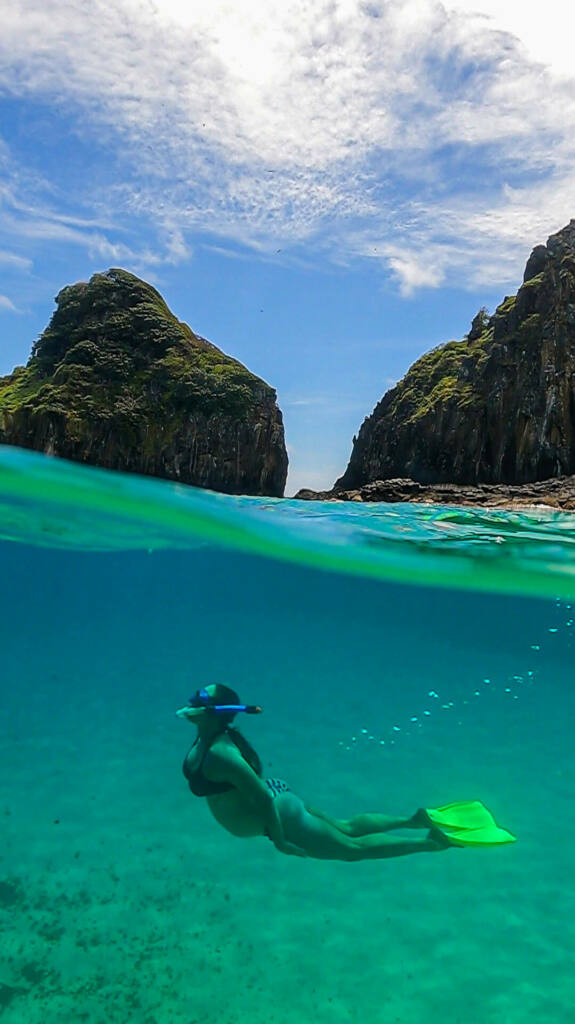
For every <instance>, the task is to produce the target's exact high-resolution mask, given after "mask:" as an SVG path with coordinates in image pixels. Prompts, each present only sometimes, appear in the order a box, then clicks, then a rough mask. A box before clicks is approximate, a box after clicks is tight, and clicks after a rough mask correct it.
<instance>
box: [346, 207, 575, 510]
mask: <svg viewBox="0 0 575 1024" xmlns="http://www.w3.org/2000/svg"><path fill="white" fill-rule="evenodd" d="M574 473H575V221H573V220H572V221H571V222H570V223H569V224H568V225H567V227H566V228H564V229H563V230H562V231H560V232H558V233H557V234H556V235H552V236H551V237H550V238H549V240H548V242H547V245H546V246H544V245H538V246H536V248H535V249H534V250H533V252H532V254H531V256H530V257H529V260H528V261H527V266H526V269H525V275H524V281H523V284H522V286H521V287H520V289H519V291H518V292H517V294H516V295H513V296H509V297H507V298H505V299H504V300H503V302H502V303H501V305H500V306H498V308H497V309H496V311H495V313H494V314H493V316H491V317H490V316H488V315H487V313H486V312H485V310H481V311H480V312H479V313H478V314H477V316H476V317H475V319H474V320H473V323H472V325H471V331H470V333H469V334H468V335H467V337H466V338H464V340H463V341H450V342H448V343H447V344H445V345H442V346H440V347H439V348H436V349H434V350H433V351H431V352H428V353H427V354H426V355H424V356H422V358H421V359H418V360H417V362H416V363H414V364H413V366H412V367H411V368H410V369H409V371H408V372H407V374H406V375H405V377H404V378H403V380H401V381H400V382H399V384H397V385H396V387H394V388H392V390H391V391H388V392H387V394H386V395H384V397H383V398H382V400H381V401H380V402H379V403H378V405H377V406H376V407H375V409H374V411H373V413H372V414H371V416H369V417H368V418H367V419H366V420H365V421H364V423H363V425H362V427H361V429H360V431H359V436H358V437H357V439H355V438H354V445H353V451H352V455H351V459H350V462H349V465H348V467H347V469H346V471H345V473H344V475H343V476H342V477H341V478H340V479H339V480H338V481H337V482H336V484H335V489H336V490H345V489H348V490H349V489H353V488H359V487H362V486H363V485H364V484H367V483H370V482H371V481H375V480H387V479H391V478H394V477H404V478H405V477H409V478H411V479H412V480H415V481H417V482H419V483H422V484H432V483H441V482H450V483H459V484H475V483H505V484H519V483H527V482H531V481H536V480H545V479H548V478H551V477H558V476H561V475H571V474H574Z"/></svg>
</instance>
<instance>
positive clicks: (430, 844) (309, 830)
mask: <svg viewBox="0 0 575 1024" xmlns="http://www.w3.org/2000/svg"><path fill="white" fill-rule="evenodd" d="M260 711H261V708H259V707H257V706H256V705H248V704H241V703H240V699H239V697H238V695H237V693H235V692H234V691H233V690H231V689H229V687H227V686H222V685H221V684H219V683H218V684H212V685H210V686H206V687H204V688H203V689H201V690H198V691H197V692H196V693H195V694H194V696H193V697H192V698H191V699H190V702H189V704H188V705H186V707H183V708H181V709H180V710H179V711H177V712H176V714H177V715H178V717H180V718H185V719H187V720H188V721H190V722H192V723H193V724H194V725H195V726H196V729H197V732H198V735H197V738H196V741H195V743H194V745H193V746H192V747H191V749H190V750H189V751H188V753H187V754H186V758H185V760H184V765H183V771H184V775H185V777H186V779H187V780H188V784H189V787H190V789H191V791H192V793H193V794H194V795H195V796H200V797H206V799H207V801H208V807H209V808H210V811H211V812H212V814H213V816H214V818H215V819H216V821H217V822H218V823H219V824H220V825H222V826H223V827H224V828H225V829H227V831H228V832H231V833H232V835H235V836H241V837H247V836H259V835H261V836H267V838H268V839H271V841H272V842H273V844H274V846H275V847H276V849H277V850H279V851H280V852H281V853H287V854H291V855H292V856H296V857H315V858H318V859H320V860H343V861H358V860H375V859H379V858H386V857H405V856H407V855H408V854H411V853H435V852H439V851H440V850H445V849H447V848H448V847H450V846H454V845H455V846H463V845H500V844H501V843H504V842H512V841H513V839H514V837H513V836H512V835H511V833H509V832H505V831H504V830H503V829H499V828H498V827H497V826H496V825H495V822H494V821H493V818H492V817H491V815H490V813H489V812H488V811H487V809H486V808H484V807H483V805H482V804H480V803H479V802H478V801H472V802H469V803H466V804H450V805H448V806H447V807H443V808H437V809H436V810H435V811H432V810H424V809H421V810H418V811H416V813H415V814H413V815H412V816H411V817H410V818H392V817H389V816H387V815H384V814H359V815H357V816H356V817H354V818H350V819H347V820H340V819H336V818H331V817H329V815H327V814H324V813H323V812H322V811H318V810H316V809H313V808H311V807H309V806H308V805H307V804H305V803H304V802H303V800H301V798H300V797H299V796H297V795H296V794H295V793H293V792H292V790H291V789H290V788H289V786H288V785H287V783H286V782H283V781H282V780H280V779H265V778H263V775H262V763H261V760H260V758H259V756H258V754H257V753H256V751H255V750H254V749H253V747H252V746H251V744H250V743H248V741H247V739H246V738H245V736H243V735H242V733H241V732H240V731H239V730H238V729H236V728H234V727H233V726H232V722H233V720H234V718H235V716H236V715H237V714H238V713H240V712H245V713H247V714H257V713H259V712H260ZM485 816H487V818H486V817H485ZM487 819H488V820H487ZM396 829H425V830H426V832H427V835H426V836H425V837H423V838H419V837H417V838H415V837H414V838H402V837H398V836H390V835H388V833H389V832H391V831H394V830H396ZM471 833H474V836H473V837H472V836H471Z"/></svg>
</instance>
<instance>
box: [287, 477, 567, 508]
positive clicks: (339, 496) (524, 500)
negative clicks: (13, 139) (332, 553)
mask: <svg viewBox="0 0 575 1024" xmlns="http://www.w3.org/2000/svg"><path fill="white" fill-rule="evenodd" d="M294 498H296V499H298V500H300V501H359V502H375V501H379V502H388V503H392V502H400V501H402V502H419V503H421V504H427V505H466V506H475V507H480V508H501V509H522V508H528V507H530V506H531V507H533V506H542V505H544V506H547V507H548V508H551V509H558V510H563V511H571V510H575V476H563V477H556V478H553V479H551V480H538V481H536V482H534V483H528V484H477V485H466V484H421V483H418V482H417V480H410V479H402V478H397V479H394V480H374V481H373V482H372V483H369V484H364V485H363V486H362V487H358V488H353V489H350V490H335V489H333V490H331V491H312V490H309V489H307V488H303V489H302V490H300V491H298V492H297V494H295V495H294Z"/></svg>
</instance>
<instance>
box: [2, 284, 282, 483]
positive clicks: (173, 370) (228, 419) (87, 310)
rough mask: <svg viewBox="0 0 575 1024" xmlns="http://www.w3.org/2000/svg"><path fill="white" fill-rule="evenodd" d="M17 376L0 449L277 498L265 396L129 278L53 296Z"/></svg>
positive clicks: (276, 421) (276, 439)
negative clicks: (44, 321)
mask: <svg viewBox="0 0 575 1024" xmlns="http://www.w3.org/2000/svg"><path fill="white" fill-rule="evenodd" d="M56 302H57V309H56V311H55V313H54V315H53V317H52V319H51V321H50V324H49V325H48V327H47V328H46V330H45V331H44V333H43V334H42V335H41V336H40V338H39V339H38V341H37V342H36V344H35V345H34V347H33V350H32V355H31V357H30V359H29V361H28V363H27V365H26V366H25V367H17V368H16V369H15V370H14V371H13V373H11V374H10V375H9V376H8V377H2V378H0V443H3V444H14V445H20V446H22V447H24V448H34V449H36V450H38V451H44V452H48V453H51V454H54V455H60V456H62V457H64V458H68V459H74V460H76V461H78V462H86V463H90V464H92V465H97V466H103V467H105V468H106V469H119V470H123V471H125V472H134V473H145V474H150V475H152V476H158V477H165V478H167V479H170V480H179V481H181V482H183V483H188V484H195V485H197V486H199V487H209V488H211V489H213V490H217V491H224V492H227V493H230V494H266V495H276V496H281V495H282V494H283V491H284V487H285V480H286V474H287V454H286V449H285V443H284V431H283V423H282V414H281V412H280V410H279V409H278V407H277V404H276V394H275V391H274V390H273V388H271V387H270V386H269V385H268V384H266V383H265V382H264V381H263V380H260V378H259V377H256V376H254V374H252V373H250V372H249V371H248V370H247V369H246V368H245V366H242V364H241V363H239V362H237V361H236V360H235V359H231V358H230V357H229V356H226V355H224V354H223V352H220V350H219V349H218V348H216V347H215V345H211V344H210V343H209V342H207V341H205V340H204V339H203V338H200V337H198V336H197V335H195V334H194V333H193V332H192V331H191V330H190V328H189V327H188V326H187V325H186V324H183V323H181V322H180V321H179V320H178V319H177V318H176V317H175V316H174V315H173V313H171V312H170V310H169V309H168V307H167V305H166V303H165V302H164V300H163V299H162V297H161V295H160V294H159V293H158V292H157V291H156V290H155V289H154V288H152V287H151V286H150V285H149V284H146V283H145V282H144V281H141V280H140V279H139V278H137V277H135V276H134V275H133V274H129V273H127V272H126V271H125V270H109V271H107V272H106V273H103V274H95V275H94V276H93V277H92V278H91V279H90V281H89V282H88V283H81V284H75V285H72V286H70V287H68V288H64V289H63V291H61V292H60V294H59V295H58V296H57V299H56Z"/></svg>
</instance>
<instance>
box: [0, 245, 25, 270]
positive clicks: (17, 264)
mask: <svg viewBox="0 0 575 1024" xmlns="http://www.w3.org/2000/svg"><path fill="white" fill-rule="evenodd" d="M0 267H9V268H10V269H12V270H31V269H32V260H30V259H28V258H27V257H26V256H19V255H18V254H17V253H15V252H6V251H4V250H3V249H0Z"/></svg>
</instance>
